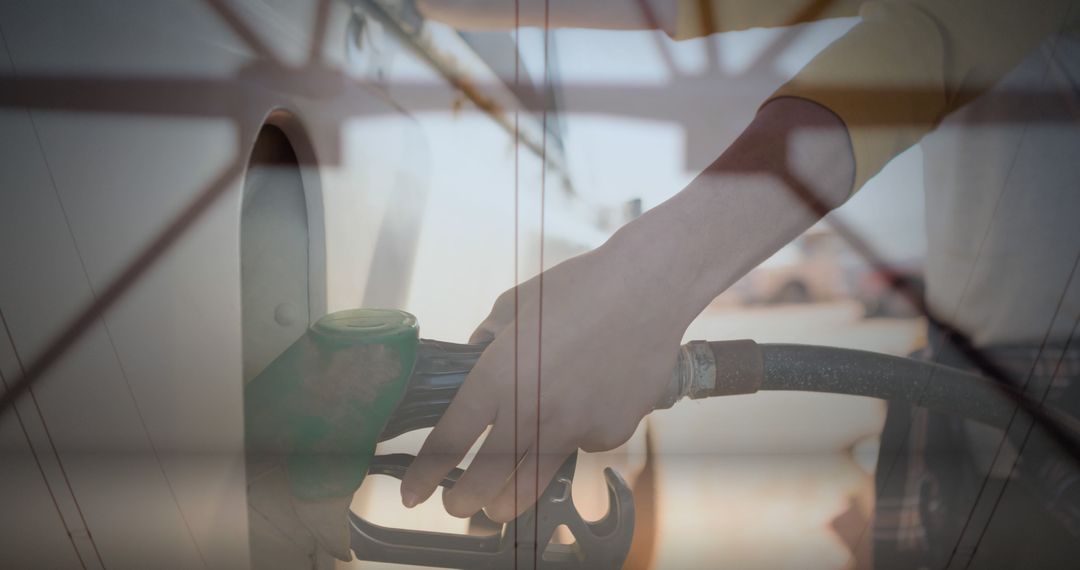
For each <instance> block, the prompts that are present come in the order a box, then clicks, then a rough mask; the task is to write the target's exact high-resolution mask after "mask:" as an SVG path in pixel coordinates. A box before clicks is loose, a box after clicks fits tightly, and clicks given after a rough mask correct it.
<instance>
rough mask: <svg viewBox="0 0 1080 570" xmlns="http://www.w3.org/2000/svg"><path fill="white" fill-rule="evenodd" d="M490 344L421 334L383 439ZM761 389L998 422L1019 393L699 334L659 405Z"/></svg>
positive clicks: (856, 356) (931, 372)
mask: <svg viewBox="0 0 1080 570" xmlns="http://www.w3.org/2000/svg"><path fill="white" fill-rule="evenodd" d="M485 347H486V345H469V344H454V343H447V342H439V341H433V340H421V342H420V346H419V349H418V354H417V360H416V365H415V366H414V369H413V374H412V377H411V379H410V381H409V386H408V388H407V390H406V393H405V396H404V398H403V399H402V402H401V404H399V405H398V408H397V410H396V411H395V412H394V414H393V415H392V416H391V418H390V421H389V423H388V425H387V426H386V428H385V429H384V431H383V433H382V436H381V437H380V441H385V440H387V439H390V438H392V437H395V436H397V435H400V434H402V433H405V432H408V431H412V430H415V429H421V428H426V427H432V426H434V425H435V423H436V422H438V420H439V418H440V417H442V414H443V412H445V411H446V408H447V406H449V405H450V401H451V400H452V399H453V397H454V396H455V395H456V394H457V390H458V388H459V387H460V386H461V383H462V382H463V381H464V380H465V377H466V376H468V373H469V371H470V370H472V367H473V366H474V365H475V364H476V361H477V359H478V358H479V357H480V354H481V353H482V352H483V350H484V348H485ZM759 390H770V391H773V390H777V391H798V392H824V393H831V394H847V395H851V396H865V397H869V398H878V399H881V400H890V401H904V402H908V403H910V404H913V405H916V406H922V407H925V408H929V409H931V410H934V411H938V412H943V413H948V414H955V415H958V416H962V417H965V418H969V419H972V420H976V421H979V422H982V423H985V424H988V425H991V426H994V427H998V428H1004V427H1006V426H1007V425H1008V422H1009V420H1010V418H1012V417H1013V413H1014V410H1015V409H1016V405H1015V401H1014V400H1015V398H1016V397H1017V395H1015V394H1009V393H1008V392H1006V391H1005V390H1003V389H1002V388H1001V387H999V386H997V385H996V384H995V383H994V382H993V381H992V380H990V379H988V378H985V377H983V376H979V375H976V374H972V373H970V372H965V371H963V370H958V369H955V368H950V367H947V366H941V365H939V364H934V363H931V362H924V361H920V360H914V359H911V358H903V357H899V356H891V355H887V354H879V353H875V352H868V351H864V350H854V349H849V348H836V347H831V346H812V345H799V344H757V343H756V342H754V341H750V340H733V341H718V342H705V341H694V342H691V343H688V344H686V345H683V347H682V349H681V351H680V353H679V358H678V366H677V367H676V370H675V373H674V374H673V375H672V380H671V384H670V386H669V389H668V390H667V392H666V394H665V396H664V398H663V399H662V400H661V401H660V402H658V403H657V405H656V409H665V408H670V407H671V406H672V405H674V404H675V402H677V401H679V400H681V399H683V398H691V399H701V398H711V397H715V396H730V395H737V394H751V393H754V392H757V391H759Z"/></svg>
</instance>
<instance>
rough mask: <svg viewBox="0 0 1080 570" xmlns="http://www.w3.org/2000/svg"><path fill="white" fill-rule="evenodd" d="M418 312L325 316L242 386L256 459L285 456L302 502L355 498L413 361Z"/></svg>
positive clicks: (248, 444) (251, 454)
mask: <svg viewBox="0 0 1080 570" xmlns="http://www.w3.org/2000/svg"><path fill="white" fill-rule="evenodd" d="M418 335H419V328H418V326H417V324H416V318H415V317H413V316H412V315H410V314H409V313H406V312H404V311H397V310H385V309H356V310H349V311H341V312H337V313H333V314H330V315H327V316H325V317H323V318H321V319H319V320H318V321H317V322H316V323H315V324H314V325H312V326H311V327H310V328H309V329H308V331H307V333H305V334H304V336H302V337H300V339H298V340H297V341H296V342H294V343H293V344H292V345H291V346H290V347H289V348H288V349H286V350H285V352H284V353H282V354H281V356H279V357H278V358H276V359H275V360H274V361H273V362H272V363H270V365H269V366H267V367H266V369H265V370H263V372H262V373H260V374H259V375H258V376H256V377H255V378H254V379H253V380H252V381H251V382H250V383H249V384H248V385H247V387H246V388H245V391H244V418H245V421H244V428H245V440H246V441H245V445H246V449H247V454H248V457H249V464H250V463H251V462H252V461H256V462H257V461H260V460H269V461H273V460H280V461H284V466H285V470H286V473H287V475H288V479H289V484H290V487H291V488H292V492H293V493H294V494H295V496H297V497H298V498H301V499H306V500H318V499H324V498H328V497H340V496H351V495H352V493H353V492H354V491H356V489H357V488H358V487H359V486H360V483H361V482H362V481H363V479H364V476H365V474H366V473H367V470H368V465H369V462H370V460H371V457H372V455H373V454H374V452H375V445H376V443H377V442H378V441H379V437H380V435H381V434H382V432H383V429H384V427H385V426H386V424H387V422H388V420H389V419H390V415H391V414H392V413H393V411H394V410H395V408H396V407H397V406H398V404H399V403H400V401H401V398H402V396H403V395H404V393H405V387H406V385H407V384H408V382H409V378H410V376H411V375H412V372H413V365H414V363H415V362H416V349H417V345H418V343H419V336H418Z"/></svg>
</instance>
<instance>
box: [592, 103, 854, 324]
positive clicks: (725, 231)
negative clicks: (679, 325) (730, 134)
mask: <svg viewBox="0 0 1080 570" xmlns="http://www.w3.org/2000/svg"><path fill="white" fill-rule="evenodd" d="M853 175H854V160H853V158H852V152H851V148H850V143H849V141H848V136H847V132H846V130H845V128H844V125H843V123H842V122H841V121H840V120H839V119H838V118H837V117H836V116H835V115H833V114H832V113H831V112H830V111H828V110H827V109H825V108H823V107H821V106H819V105H816V104H814V103H811V102H808V101H805V100H801V99H792V98H786V99H777V100H774V101H772V102H770V103H769V104H767V105H765V106H764V107H763V108H762V109H761V111H760V112H759V113H758V115H757V117H756V118H755V119H754V121H753V122H752V123H751V124H750V126H748V127H747V129H746V130H745V131H744V132H743V134H742V135H741V136H740V137H739V138H738V139H737V140H736V141H735V143H733V144H732V145H731V146H730V147H729V148H728V149H727V150H726V151H725V152H724V153H723V154H722V155H721V156H720V157H719V158H718V159H717V160H716V161H715V162H713V164H712V165H711V166H710V167H709V168H708V169H706V170H705V171H704V172H703V173H702V174H701V175H699V176H698V177H697V178H696V179H695V180H694V181H693V182H691V183H690V185H689V186H687V187H686V188H685V189H684V190H683V191H682V192H680V193H679V194H677V195H676V196H675V197H673V198H671V199H670V200H668V201H667V202H665V203H663V204H661V205H660V206H658V207H656V208H654V209H653V210H651V211H650V212H648V213H646V214H645V215H643V216H642V217H641V218H639V219H638V220H635V221H634V222H632V223H631V224H628V225H627V226H626V227H624V228H623V229H622V230H620V231H619V232H618V233H617V234H616V235H615V236H613V237H612V239H611V240H610V241H609V242H608V244H605V246H604V248H605V249H607V250H608V253H609V254H610V256H612V257H613V258H615V259H614V260H613V262H612V263H613V264H619V263H626V264H629V265H630V266H633V267H637V268H641V269H642V270H647V271H649V272H651V273H652V279H649V280H642V281H643V282H645V283H647V284H646V285H642V286H641V287H642V288H641V289H640V290H639V291H636V292H635V293H637V294H638V295H640V296H651V295H662V296H667V297H669V298H671V299H674V300H675V306H672V307H671V310H672V318H675V319H677V320H678V321H680V322H686V323H689V321H690V320H692V319H693V318H694V317H695V316H697V314H698V313H700V311H701V310H702V309H704V307H705V306H706V305H707V304H708V303H709V302H710V301H711V300H712V299H713V298H715V297H716V295H718V294H719V293H721V292H723V290H724V289H726V288H727V287H728V286H730V285H731V284H732V283H734V282H735V281H736V280H737V279H739V278H740V277H741V276H742V275H743V274H745V273H746V272H747V271H749V270H750V269H752V268H753V267H755V266H757V265H758V264H759V263H760V262H761V261H763V260H764V259H766V258H767V257H768V256H770V255H772V254H773V253H774V252H775V251H776V250H777V249H779V248H780V247H782V246H783V245H784V244H786V243H787V242H789V241H790V240H791V239H793V238H795V237H796V236H798V235H799V234H800V233H802V232H803V231H804V230H806V229H807V228H809V227H810V226H811V225H813V224H814V223H815V222H816V221H817V220H819V219H820V218H821V217H822V215H824V213H825V212H826V211H828V210H830V209H832V208H835V207H837V206H839V205H840V204H842V203H843V202H844V200H846V199H847V197H848V194H849V193H850V190H851V184H852V179H853ZM646 266H647V267H646Z"/></svg>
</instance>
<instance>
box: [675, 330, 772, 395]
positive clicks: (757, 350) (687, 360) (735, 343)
mask: <svg viewBox="0 0 1080 570" xmlns="http://www.w3.org/2000/svg"><path fill="white" fill-rule="evenodd" d="M764 370H765V365H764V360H763V359H762V355H761V347H759V346H758V344H757V343H756V342H754V341H752V340H726V341H719V342H707V341H703V340H695V341H691V342H688V343H686V344H684V345H682V346H681V347H680V348H679V356H678V359H677V360H676V364H675V371H674V373H673V374H672V377H671V383H670V384H669V385H668V390H667V391H666V392H665V393H664V396H663V397H662V398H661V399H660V401H659V402H657V405H656V408H655V409H657V410H666V409H668V408H670V407H672V406H674V405H675V403H676V402H678V401H679V400H682V399H683V398H690V399H691V400H700V399H702V398H711V397H713V396H734V395H737V394H753V393H754V392H757V391H758V390H760V389H761V383H762V378H763V377H764Z"/></svg>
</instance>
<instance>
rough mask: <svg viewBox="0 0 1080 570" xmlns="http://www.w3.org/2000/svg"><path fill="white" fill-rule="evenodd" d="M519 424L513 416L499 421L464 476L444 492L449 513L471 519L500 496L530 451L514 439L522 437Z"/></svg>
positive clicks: (510, 415) (505, 415)
mask: <svg viewBox="0 0 1080 570" xmlns="http://www.w3.org/2000/svg"><path fill="white" fill-rule="evenodd" d="M516 423H518V422H516V421H515V418H514V417H513V414H501V415H500V417H499V418H498V419H496V421H495V426H494V427H493V428H492V429H491V433H489V434H488V436H487V439H485V440H484V444H483V445H482V446H481V447H480V451H479V452H478V453H477V454H476V457H475V458H474V459H473V461H472V463H471V464H470V465H469V468H468V469H466V470H465V474H464V475H462V476H461V479H459V480H458V482H457V483H456V484H455V485H454V487H453V488H452V489H450V490H449V491H446V492H445V493H443V504H444V506H445V507H446V512H448V513H450V514H451V515H453V516H455V517H462V518H465V517H469V516H472V515H473V514H475V513H476V512H477V511H479V510H480V508H481V507H483V506H484V505H486V504H487V503H488V502H490V501H491V500H492V499H494V498H495V496H496V495H498V494H499V491H501V490H502V488H503V486H504V485H505V484H506V481H507V479H509V478H510V476H511V475H512V474H513V473H514V469H515V468H516V467H517V464H518V459H519V457H521V455H522V452H523V451H525V450H526V449H528V445H527V443H526V445H519V442H520V439H519V438H518V437H515V436H521V435H523V434H521V431H520V430H518V429H515V424H516ZM521 439H524V438H521ZM529 439H531V436H530V437H529Z"/></svg>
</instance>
